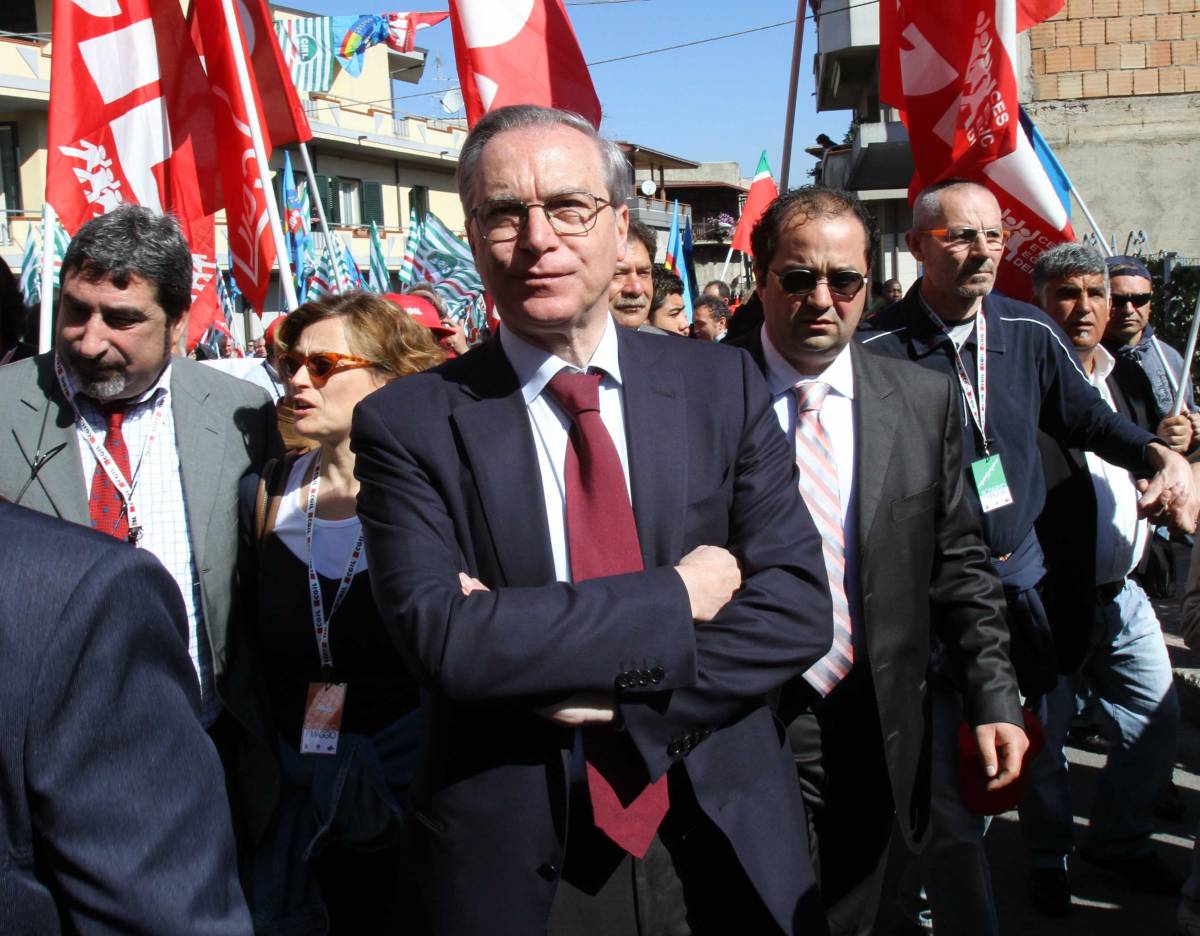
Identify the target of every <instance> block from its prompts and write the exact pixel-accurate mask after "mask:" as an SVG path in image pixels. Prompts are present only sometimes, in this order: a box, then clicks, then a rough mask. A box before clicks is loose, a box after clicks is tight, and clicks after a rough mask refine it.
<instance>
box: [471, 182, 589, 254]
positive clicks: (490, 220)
mask: <svg viewBox="0 0 1200 936" xmlns="http://www.w3.org/2000/svg"><path fill="white" fill-rule="evenodd" d="M611 204H612V203H611V202H609V201H608V200H607V199H604V198H600V197H599V196H598V195H593V194H591V193H590V192H564V193H563V194H562V195H555V196H554V197H553V198H548V199H546V201H544V202H523V201H518V200H517V199H515V198H511V199H495V200H492V201H485V202H484V203H483V204H482V205H476V206H475V207H474V208H472V209H471V217H472V218H473V219H474V220H475V223H476V224H478V225H479V229H480V231H482V232H483V239H484V240H486V241H487V242H488V243H489V244H505V243H508V242H509V241H515V240H516V239H517V238H518V237H520V236H521V232H522V231H523V230H524V229H525V225H526V224H528V223H529V209H530V208H541V209H542V211H543V212H545V214H546V220H547V221H549V222H550V227H551V228H553V229H554V233H555V234H557V235H558V236H559V237H582V236H583V235H584V234H586V233H587V232H588V231H590V230H591V229H592V228H594V227H595V226H596V218H597V216H598V215H599V214H600V212H601V211H603V210H604V209H605V208H607V207H609V206H610V205H611Z"/></svg>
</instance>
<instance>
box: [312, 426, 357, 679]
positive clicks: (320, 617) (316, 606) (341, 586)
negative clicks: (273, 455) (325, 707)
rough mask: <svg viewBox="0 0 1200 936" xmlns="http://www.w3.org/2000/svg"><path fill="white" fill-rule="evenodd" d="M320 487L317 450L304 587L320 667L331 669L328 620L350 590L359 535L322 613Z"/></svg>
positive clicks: (314, 460) (318, 454)
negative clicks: (316, 541)
mask: <svg viewBox="0 0 1200 936" xmlns="http://www.w3.org/2000/svg"><path fill="white" fill-rule="evenodd" d="M320 487H321V452H320V450H318V451H317V454H316V456H315V457H314V458H313V466H312V480H311V481H310V482H309V483H308V506H307V507H306V509H305V512H304V542H305V545H306V546H307V547H308V590H309V593H310V595H311V596H312V602H311V604H312V618H313V633H315V634H316V635H317V650H318V651H319V652H320V654H321V666H322V668H324V669H332V668H333V654H332V653H331V652H330V650H329V622H330V621H331V620H332V619H333V615H334V614H335V613H336V612H337V609H338V608H340V607H341V605H342V602H343V601H344V600H345V598H346V593H347V592H348V591H350V583H351V582H352V581H353V580H354V570H355V569H356V568H358V560H359V559H360V558H361V557H362V552H363V534H362V529H361V526H360V528H359V531H358V539H357V540H355V541H354V549H352V550H351V551H350V564H349V565H347V566H346V574H345V575H343V576H342V580H341V582H339V583H338V590H337V594H335V595H334V596H333V604H332V605H331V606H330V608H329V614H328V615H326V614H325V602H324V601H323V600H322V598H321V580H320V578H318V577H317V570H316V569H315V568H313V551H312V550H313V527H314V525H315V524H316V519H317V491H318V490H320Z"/></svg>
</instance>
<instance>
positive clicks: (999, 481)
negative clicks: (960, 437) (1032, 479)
mask: <svg viewBox="0 0 1200 936" xmlns="http://www.w3.org/2000/svg"><path fill="white" fill-rule="evenodd" d="M971 474H973V475H974V476H975V490H976V491H978V492H979V502H980V503H981V504H982V505H983V512H984V513H990V512H991V511H993V510H996V509H997V508H999V507H1005V506H1007V505H1008V504H1011V503H1012V502H1013V499H1012V493H1011V492H1010V491H1009V490H1008V479H1007V478H1005V477H1004V466H1003V465H1002V464H1000V456H999V455H989V456H987V457H986V458H981V459H979V460H978V461H973V462H971Z"/></svg>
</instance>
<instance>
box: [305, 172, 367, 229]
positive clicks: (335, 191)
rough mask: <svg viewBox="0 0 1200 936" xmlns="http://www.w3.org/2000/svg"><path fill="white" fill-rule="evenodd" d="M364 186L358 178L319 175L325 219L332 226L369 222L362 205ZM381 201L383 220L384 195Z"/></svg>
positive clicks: (354, 225)
mask: <svg viewBox="0 0 1200 936" xmlns="http://www.w3.org/2000/svg"><path fill="white" fill-rule="evenodd" d="M368 184H369V183H368ZM375 184H378V183H375ZM362 186H363V183H362V182H360V181H359V180H358V179H347V178H343V177H341V176H324V175H319V176H317V191H318V192H319V193H320V194H321V204H322V205H324V206H325V220H326V221H328V222H329V224H330V226H331V227H332V226H333V225H341V226H343V227H357V226H358V225H360V224H366V223H368V222H367V221H366V220H365V218H366V212H365V210H364V209H363V206H362V199H363V193H362V191H361V189H362ZM380 201H381V206H380V209H381V210H380V218H379V219H380V221H382V220H383V213H382V197H381V199H380Z"/></svg>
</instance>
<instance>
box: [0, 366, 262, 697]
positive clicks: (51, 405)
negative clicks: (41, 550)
mask: <svg viewBox="0 0 1200 936" xmlns="http://www.w3.org/2000/svg"><path fill="white" fill-rule="evenodd" d="M170 399H171V410H172V415H173V417H174V419H175V438H176V441H177V444H178V447H179V464H180V470H181V474H182V476H183V478H182V479H183V490H184V503H185V504H186V506H187V514H188V525H189V527H190V529H191V531H192V553H193V556H194V558H195V563H196V569H197V571H198V573H199V578H200V600H201V608H202V609H203V612H204V622H205V627H206V629H207V631H208V639H209V643H210V644H211V646H212V655H213V666H214V669H215V674H216V676H217V677H218V680H219V679H220V677H221V676H222V674H223V673H224V672H225V668H226V662H227V643H228V641H227V638H228V634H229V626H230V619H231V615H232V614H233V611H234V590H235V584H236V579H237V559H238V510H237V502H238V481H239V480H240V479H241V478H242V476H243V475H245V474H247V473H249V472H251V471H255V472H256V471H259V470H260V469H261V468H262V465H263V463H264V462H265V461H266V460H267V459H268V458H270V457H272V456H274V455H275V454H277V452H278V451H279V447H280V443H279V433H278V430H277V428H276V423H275V408H274V407H273V406H272V405H271V401H270V400H269V399H268V398H267V395H266V393H264V392H263V391H262V389H261V388H259V387H256V386H254V385H253V384H250V383H248V382H246V381H244V380H238V379H237V378H235V377H230V376H228V375H226V374H222V373H220V372H219V371H215V370H213V369H212V368H209V367H202V366H201V365H199V364H197V363H195V362H194V361H189V360H187V359H186V358H178V357H177V358H175V359H173V361H172V367H171V397H170ZM0 400H3V401H4V405H3V406H2V407H0V497H4V498H6V499H8V500H10V501H16V500H17V498H18V495H20V501H19V502H20V504H21V505H22V506H25V507H29V508H30V509H32V510H36V511H39V512H40V513H44V514H50V515H51V516H55V517H59V518H61V519H63V520H69V521H71V522H72V523H80V524H84V525H88V524H90V522H91V518H90V516H89V513H88V482H87V481H85V479H84V477H83V458H82V454H81V452H80V450H79V442H78V439H77V436H76V433H75V428H74V415H73V413H72V412H71V406H70V404H69V403H68V402H67V400H66V398H65V397H64V396H63V394H62V391H61V389H60V388H59V386H58V381H57V379H56V378H55V376H54V356H53V354H41V355H38V356H37V357H35V358H30V359H28V360H24V361H18V362H16V363H15V364H9V365H6V366H4V367H0ZM39 462H40V468H39V470H37V471H35V470H34V466H35V465H37V464H38V463H39ZM31 475H33V480H32V482H30V477H31ZM27 482H30V483H28V486H26V484H27ZM23 488H24V493H23V494H22V489H23ZM218 689H220V682H218Z"/></svg>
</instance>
